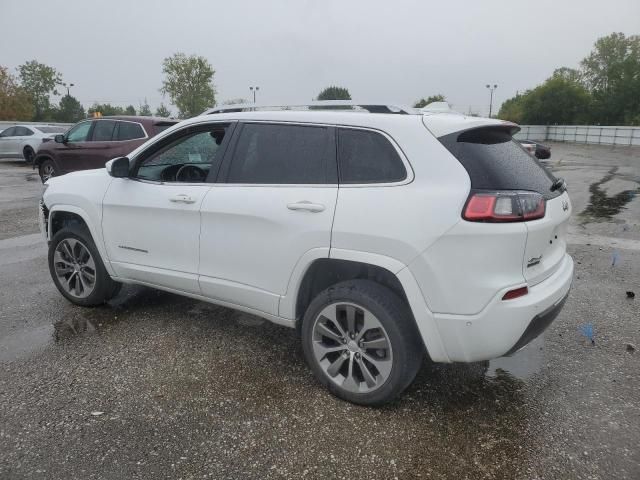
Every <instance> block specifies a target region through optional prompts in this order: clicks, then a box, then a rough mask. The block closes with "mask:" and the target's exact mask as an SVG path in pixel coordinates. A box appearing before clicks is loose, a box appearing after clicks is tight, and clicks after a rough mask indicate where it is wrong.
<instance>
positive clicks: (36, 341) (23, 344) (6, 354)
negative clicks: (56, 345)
mask: <svg viewBox="0 0 640 480" xmlns="http://www.w3.org/2000/svg"><path fill="white" fill-rule="evenodd" d="M53 330H54V327H53V325H44V326H42V327H38V328H33V329H30V330H21V331H19V332H16V333H12V334H10V335H7V336H6V337H4V338H3V339H2V341H1V342H0V362H7V361H10V360H15V359H18V358H22V357H25V356H27V355H29V354H31V353H33V352H37V351H38V350H42V349H43V348H44V347H45V346H47V345H48V344H50V343H51V342H52V341H53Z"/></svg>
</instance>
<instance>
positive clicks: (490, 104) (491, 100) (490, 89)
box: [487, 84, 498, 118]
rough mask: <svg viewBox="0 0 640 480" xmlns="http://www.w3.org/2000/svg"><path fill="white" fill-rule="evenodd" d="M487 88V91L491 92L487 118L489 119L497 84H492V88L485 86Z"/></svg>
mask: <svg viewBox="0 0 640 480" xmlns="http://www.w3.org/2000/svg"><path fill="white" fill-rule="evenodd" d="M487 88H488V89H489V91H490V92H491V97H490V100H489V118H491V111H492V110H493V91H494V90H495V89H496V88H498V85H497V84H494V85H493V86H491V85H489V84H487Z"/></svg>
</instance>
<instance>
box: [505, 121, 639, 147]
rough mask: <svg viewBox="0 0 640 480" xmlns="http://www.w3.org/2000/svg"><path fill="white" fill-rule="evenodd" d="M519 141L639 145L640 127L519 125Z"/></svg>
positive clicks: (517, 136)
mask: <svg viewBox="0 0 640 480" xmlns="http://www.w3.org/2000/svg"><path fill="white" fill-rule="evenodd" d="M520 128H521V130H520V132H518V133H517V134H516V135H515V137H516V138H517V139H520V140H540V141H545V140H551V141H554V142H571V143H588V144H594V145H640V127H615V126H604V125H603V126H601V125H520Z"/></svg>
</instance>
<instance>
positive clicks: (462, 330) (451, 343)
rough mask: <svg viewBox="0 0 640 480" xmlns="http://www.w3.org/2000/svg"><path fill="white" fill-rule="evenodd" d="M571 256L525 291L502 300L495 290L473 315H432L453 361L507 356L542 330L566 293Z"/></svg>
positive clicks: (571, 277)
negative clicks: (511, 298) (525, 293)
mask: <svg viewBox="0 0 640 480" xmlns="http://www.w3.org/2000/svg"><path fill="white" fill-rule="evenodd" d="M572 280H573V259H572V258H571V257H570V256H569V255H567V254H565V256H564V258H563V259H562V263H561V265H560V268H558V269H557V270H556V272H554V274H553V275H552V276H551V277H549V278H547V279H546V280H544V281H543V282H541V283H539V284H537V285H534V286H532V287H530V288H529V293H528V294H527V295H525V296H523V297H519V298H516V299H514V300H507V301H503V300H502V296H503V295H504V293H506V291H508V290H510V289H512V288H515V287H516V286H511V287H509V288H506V289H505V290H504V291H501V292H499V293H498V294H497V295H496V296H495V297H494V298H493V300H492V301H491V302H490V303H489V305H487V306H486V307H485V308H484V309H483V310H482V311H481V312H480V313H478V314H476V315H446V314H435V320H436V325H437V328H438V331H439V333H440V337H441V339H442V343H443V345H444V347H445V349H446V351H447V355H448V357H449V359H450V360H451V361H454V362H476V361H481V360H490V359H492V358H497V357H501V356H504V355H510V354H512V353H513V352H515V351H517V350H519V349H520V348H522V347H524V346H525V345H526V344H527V343H529V342H530V341H531V340H533V339H534V338H536V337H537V336H538V335H539V334H540V333H542V332H543V331H544V329H546V328H547V327H548V326H549V325H550V324H551V323H552V322H553V320H554V319H555V318H556V316H557V315H558V313H559V312H560V310H561V309H562V306H563V305H564V302H565V300H566V298H567V295H568V294H569V289H570V288H571V282H572Z"/></svg>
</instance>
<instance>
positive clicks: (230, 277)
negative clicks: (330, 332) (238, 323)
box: [199, 123, 338, 315]
mask: <svg viewBox="0 0 640 480" xmlns="http://www.w3.org/2000/svg"><path fill="white" fill-rule="evenodd" d="M232 144H233V145H232V146H231V147H230V152H229V153H228V154H227V155H226V156H225V161H224V165H223V168H222V171H221V174H220V178H219V181H218V182H217V183H216V184H214V186H213V188H212V189H211V191H210V192H209V194H208V195H207V196H206V197H205V199H204V202H203V203H202V207H201V217H202V228H201V231H200V239H201V249H200V269H199V273H200V288H201V290H202V293H203V294H204V295H206V296H209V297H212V298H215V299H218V300H222V301H225V302H229V303H231V304H234V305H240V306H245V307H249V308H252V309H255V310H259V311H261V312H265V313H269V314H272V315H277V314H278V302H279V299H280V297H281V296H282V295H284V294H285V293H287V285H288V282H289V278H290V275H291V272H292V271H293V269H294V267H295V265H296V263H297V262H298V261H299V260H300V259H301V258H302V256H303V255H304V254H305V253H307V252H309V251H310V250H313V249H322V251H323V252H324V255H326V256H328V253H329V247H330V241H331V224H332V221H333V215H334V211H335V206H336V197H337V193H338V186H337V172H336V171H337V168H336V159H335V131H334V128H333V127H330V126H323V125H292V124H277V123H245V124H242V125H240V126H239V127H238V129H237V134H236V135H235V138H234V141H233V142H232Z"/></svg>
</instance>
